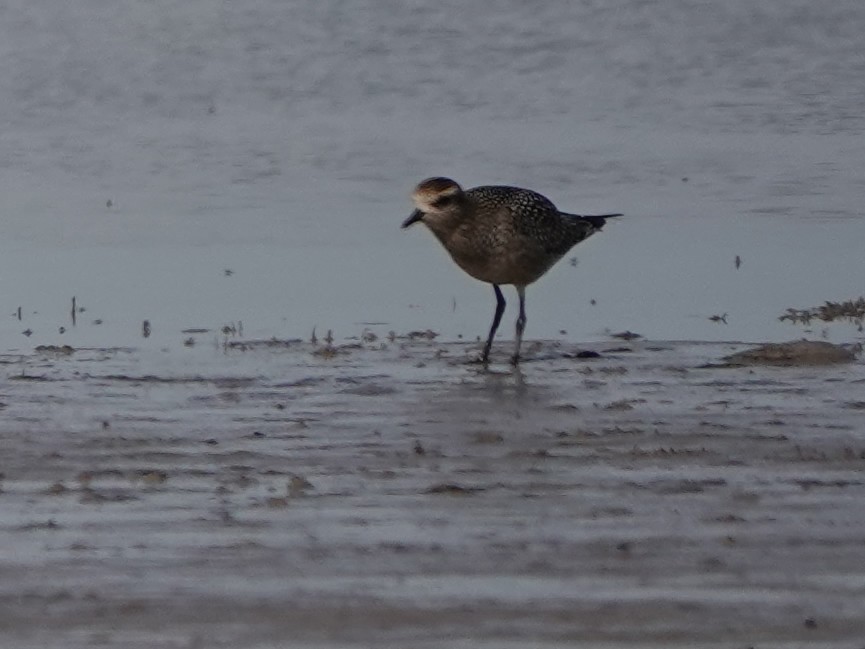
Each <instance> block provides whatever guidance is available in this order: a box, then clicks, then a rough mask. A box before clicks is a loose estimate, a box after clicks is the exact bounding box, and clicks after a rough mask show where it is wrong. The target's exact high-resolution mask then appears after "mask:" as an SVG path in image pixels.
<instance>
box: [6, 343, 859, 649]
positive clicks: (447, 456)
mask: <svg viewBox="0 0 865 649" xmlns="http://www.w3.org/2000/svg"><path fill="white" fill-rule="evenodd" d="M473 347H474V346H466V345H460V344H440V343H437V342H435V341H429V340H422V339H417V340H412V341H407V342H402V343H401V342H400V341H395V342H388V343H386V344H385V345H380V342H379V341H376V342H374V343H369V344H363V345H361V344H358V345H355V346H348V347H341V348H336V349H333V350H331V352H332V353H321V350H322V347H320V346H319V347H317V348H315V349H314V348H313V347H311V346H310V344H308V343H304V342H297V341H286V342H284V343H282V344H248V345H245V346H235V347H233V348H227V347H225V348H223V347H220V348H215V347H206V346H203V345H202V346H196V347H195V348H190V349H188V350H180V351H171V352H167V351H162V352H159V351H136V350H132V349H114V350H100V349H90V350H81V349H77V350H73V351H70V350H69V349H63V348H60V349H57V350H52V349H43V350H42V351H41V352H39V353H36V354H34V355H25V356H4V357H0V363H2V364H0V372H2V373H0V376H2V377H3V378H2V379H0V445H2V448H3V459H2V467H0V470H2V472H3V474H4V477H3V480H2V482H0V487H2V490H0V554H2V562H0V576H2V579H0V645H2V646H9V647H12V646H15V647H20V648H24V647H40V648H41V647H64V648H75V647H109V646H110V647H115V646H116V647H141V648H145V647H146V648H148V649H149V648H151V647H184V648H186V647H246V648H254V647H255V648H257V647H393V648H395V649H396V648H400V649H402V648H405V647H469V646H470V647H490V648H492V647H496V648H499V647H520V648H524V647H549V648H551V647H574V646H593V647H619V646H628V647H643V648H649V647H674V648H678V647H681V648H685V647H687V648H689V649H692V648H695V647H731V648H732V647H742V648H744V647H752V646H753V647H760V648H764V649H765V648H767V647H781V646H783V647H814V648H817V647H820V648H821V649H825V648H832V647H838V648H840V647H845V648H851V647H861V646H863V643H865V640H863V638H865V514H863V502H865V473H863V469H865V424H863V416H862V412H863V409H865V364H863V362H862V361H861V360H858V361H854V362H852V363H847V364H838V365H831V366H826V367H784V368H777V367H742V368H723V369H721V368H711V367H704V366H706V365H710V364H712V363H717V362H718V361H719V359H722V358H723V357H724V356H727V355H729V354H731V353H735V352H737V351H741V350H743V349H745V348H746V346H744V345H741V344H723V343H712V344H700V343H652V342H643V341H629V342H626V343H622V341H616V342H615V343H614V344H613V345H598V346H594V347H592V348H590V349H593V350H594V351H599V352H601V357H600V358H578V357H577V352H579V351H583V350H586V347H581V348H579V349H578V348H576V347H574V346H571V345H556V344H553V343H545V344H535V345H534V346H533V347H532V346H529V349H528V350H527V351H528V354H527V356H528V358H527V361H526V363H525V364H524V366H523V367H522V369H521V371H519V372H514V371H512V370H511V369H510V368H509V367H508V366H506V365H505V364H504V360H505V354H506V352H507V351H508V349H505V348H498V347H497V349H496V352H497V353H498V354H499V356H498V357H497V360H498V361H499V363H498V364H496V365H494V366H493V367H491V369H490V371H488V372H484V371H482V370H481V369H480V368H479V367H478V366H476V365H472V364H470V363H468V362H466V359H467V358H468V356H469V354H470V353H471V352H472V351H473ZM610 347H614V348H615V351H609V348H610ZM316 351H317V352H318V353H313V352H316Z"/></svg>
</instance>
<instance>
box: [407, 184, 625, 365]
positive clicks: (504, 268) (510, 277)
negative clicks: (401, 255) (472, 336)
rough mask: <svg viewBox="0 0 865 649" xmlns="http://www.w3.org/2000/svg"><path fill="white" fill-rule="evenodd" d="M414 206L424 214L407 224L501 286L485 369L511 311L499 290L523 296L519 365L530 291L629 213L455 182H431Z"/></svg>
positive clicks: (513, 359)
mask: <svg viewBox="0 0 865 649" xmlns="http://www.w3.org/2000/svg"><path fill="white" fill-rule="evenodd" d="M412 201H414V204H415V208H416V209H415V211H414V212H412V214H411V216H409V217H408V218H407V219H406V220H405V222H403V224H402V227H403V228H407V227H409V226H410V225H412V224H414V223H417V222H421V223H423V224H425V225H426V226H427V227H428V228H429V229H430V230H432V233H433V234H434V235H435V236H436V238H437V239H438V240H439V241H441V243H442V245H443V246H444V247H445V249H446V250H447V251H448V252H449V253H450V255H451V257H453V260H454V261H455V262H456V263H457V265H458V266H459V267H460V268H462V269H463V270H464V271H465V272H467V273H468V274H469V275H471V276H472V277H474V278H476V279H479V280H481V281H482V282H489V283H490V284H492V285H493V290H494V291H495V294H496V311H495V315H494V316H493V324H492V327H490V333H489V336H488V337H487V342H486V345H484V351H483V354H482V355H481V361H482V362H483V363H484V364H486V363H487V362H488V361H489V356H490V348H491V347H492V344H493V337H494V336H495V334H496V330H497V329H498V327H499V322H500V321H501V319H502V313H503V312H504V310H505V298H504V296H503V295H502V291H501V289H500V288H499V286H500V285H502V284H513V285H514V287H516V289H517V295H518V296H519V298H520V314H519V317H518V318H517V327H516V345H515V347H514V354H513V356H512V357H511V362H512V363H514V364H515V365H516V364H517V363H518V362H519V360H520V345H521V344H522V339H523V330H524V329H525V326H526V286H528V285H529V284H531V283H532V282H534V281H535V280H537V279H538V278H539V277H541V275H543V274H544V273H546V272H547V271H548V270H549V269H550V267H551V266H552V265H553V264H555V263H556V262H557V261H558V260H559V259H561V258H562V257H563V256H564V255H565V253H567V252H568V250H570V249H571V248H572V247H574V246H575V245H576V244H578V243H579V242H580V241H582V240H583V239H586V238H588V237H590V236H591V235H593V234H594V233H595V232H598V231H599V230H600V229H601V228H602V227H603V225H604V220H605V219H608V218H611V217H614V216H621V214H601V215H596V216H582V215H579V214H568V213H566V212H559V210H558V209H556V206H555V205H553V203H552V202H551V201H550V200H549V199H548V198H546V197H544V196H541V195H540V194H538V193H537V192H533V191H530V190H528V189H520V188H519V187H507V186H503V185H488V186H483V187H474V188H472V189H467V190H464V189H463V188H462V187H460V186H459V185H458V184H457V183H455V182H454V181H453V180H451V179H450V178H427V179H426V180H424V181H423V182H421V183H420V184H419V185H418V186H417V187H416V188H415V190H414V192H413V193H412Z"/></svg>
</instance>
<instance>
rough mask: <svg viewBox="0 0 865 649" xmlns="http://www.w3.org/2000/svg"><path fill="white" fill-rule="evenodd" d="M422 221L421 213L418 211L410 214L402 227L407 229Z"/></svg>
mask: <svg viewBox="0 0 865 649" xmlns="http://www.w3.org/2000/svg"><path fill="white" fill-rule="evenodd" d="M421 219H423V212H421V211H420V210H415V211H414V212H412V213H411V216H410V217H408V218H407V219H406V220H405V221H403V222H402V227H403V228H407V227H408V226H410V225H413V224H415V223H417V222H418V221H420V220H421Z"/></svg>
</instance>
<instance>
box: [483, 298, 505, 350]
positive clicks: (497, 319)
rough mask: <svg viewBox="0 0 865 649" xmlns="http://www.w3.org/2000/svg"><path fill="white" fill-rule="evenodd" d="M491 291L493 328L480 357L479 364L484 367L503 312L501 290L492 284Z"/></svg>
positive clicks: (503, 302)
mask: <svg viewBox="0 0 865 649" xmlns="http://www.w3.org/2000/svg"><path fill="white" fill-rule="evenodd" d="M493 290H494V291H495V292H496V314H495V315H494V316H493V326H492V327H490V335H489V336H488V337H487V344H486V345H484V353H483V355H482V356H481V362H482V363H483V364H484V365H486V364H487V361H489V359H490V348H491V347H492V346H493V336H495V335H496V329H498V328H499V322H501V321H502V314H503V313H504V312H505V296H504V295H502V290H501V289H500V288H499V285H498V284H493Z"/></svg>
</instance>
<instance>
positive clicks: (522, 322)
mask: <svg viewBox="0 0 865 649" xmlns="http://www.w3.org/2000/svg"><path fill="white" fill-rule="evenodd" d="M516 288H517V295H519V297H520V315H519V316H518V317H517V341H516V347H514V356H513V358H512V359H511V363H513V364H514V365H516V364H517V363H519V362H520V346H521V345H522V344H523V331H524V330H525V328H526V287H525V286H517V287H516Z"/></svg>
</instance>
